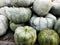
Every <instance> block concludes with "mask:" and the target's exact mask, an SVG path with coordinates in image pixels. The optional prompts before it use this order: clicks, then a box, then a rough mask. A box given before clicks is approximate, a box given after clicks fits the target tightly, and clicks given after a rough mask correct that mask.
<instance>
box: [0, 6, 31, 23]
mask: <svg viewBox="0 0 60 45" xmlns="http://www.w3.org/2000/svg"><path fill="white" fill-rule="evenodd" d="M1 10H2V11H1ZM0 11H1V12H0V14H3V15H5V16H7V17H8V19H9V20H10V21H11V22H13V23H24V22H27V21H28V20H30V17H31V10H30V9H29V8H24V7H20V8H17V7H10V8H9V7H3V8H1V9H0Z"/></svg>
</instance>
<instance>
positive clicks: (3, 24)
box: [0, 15, 8, 36]
mask: <svg viewBox="0 0 60 45" xmlns="http://www.w3.org/2000/svg"><path fill="white" fill-rule="evenodd" d="M7 28H8V20H7V18H6V17H5V16H4V15H0V36H2V35H3V34H5V33H6V31H7Z"/></svg>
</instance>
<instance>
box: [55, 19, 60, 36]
mask: <svg viewBox="0 0 60 45" xmlns="http://www.w3.org/2000/svg"><path fill="white" fill-rule="evenodd" d="M54 29H55V31H57V32H58V34H59V35H60V18H59V19H58V20H57V21H56V24H55V27H54Z"/></svg>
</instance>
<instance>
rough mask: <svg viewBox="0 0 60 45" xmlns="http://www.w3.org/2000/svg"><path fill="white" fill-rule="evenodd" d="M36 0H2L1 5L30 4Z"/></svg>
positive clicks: (24, 5)
mask: <svg viewBox="0 0 60 45" xmlns="http://www.w3.org/2000/svg"><path fill="white" fill-rule="evenodd" d="M33 2H34V0H8V1H7V0H0V7H3V6H23V7H28V6H30V5H31V4H32V3H33Z"/></svg>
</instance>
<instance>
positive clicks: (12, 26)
mask: <svg viewBox="0 0 60 45" xmlns="http://www.w3.org/2000/svg"><path fill="white" fill-rule="evenodd" d="M23 25H24V24H15V23H10V29H11V30H12V31H13V32H15V30H16V28H17V27H19V26H23Z"/></svg>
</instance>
